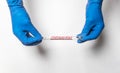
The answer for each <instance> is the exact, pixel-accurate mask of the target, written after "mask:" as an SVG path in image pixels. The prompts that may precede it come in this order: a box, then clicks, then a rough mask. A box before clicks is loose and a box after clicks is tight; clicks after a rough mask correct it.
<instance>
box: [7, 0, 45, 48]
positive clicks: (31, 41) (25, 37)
mask: <svg viewBox="0 0 120 73" xmlns="http://www.w3.org/2000/svg"><path fill="white" fill-rule="evenodd" d="M7 3H8V6H9V9H10V13H11V19H12V28H13V33H14V34H15V36H16V37H17V38H18V39H19V40H20V41H21V42H22V43H23V44H24V45H27V46H31V45H32V46H33V45H37V44H39V43H40V42H41V41H42V38H43V37H42V36H41V34H40V33H39V32H38V31H37V30H36V28H35V27H34V26H33V25H32V23H31V20H30V18H29V16H28V14H27V12H26V10H25V8H24V6H23V1H22V0H7Z"/></svg>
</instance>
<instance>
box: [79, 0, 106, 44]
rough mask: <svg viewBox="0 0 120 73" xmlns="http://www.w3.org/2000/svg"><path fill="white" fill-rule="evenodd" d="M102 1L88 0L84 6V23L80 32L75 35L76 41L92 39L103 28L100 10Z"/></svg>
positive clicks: (97, 35) (81, 41)
mask: <svg viewBox="0 0 120 73" xmlns="http://www.w3.org/2000/svg"><path fill="white" fill-rule="evenodd" d="M102 2H103V0H88V3H87V6H86V23H85V25H84V28H83V30H82V32H81V33H80V34H78V35H77V38H78V41H77V42H78V43H83V42H85V41H88V40H94V39H96V38H97V37H99V35H100V33H101V32H102V30H103V28H104V21H103V16H102V10H101V7H102Z"/></svg>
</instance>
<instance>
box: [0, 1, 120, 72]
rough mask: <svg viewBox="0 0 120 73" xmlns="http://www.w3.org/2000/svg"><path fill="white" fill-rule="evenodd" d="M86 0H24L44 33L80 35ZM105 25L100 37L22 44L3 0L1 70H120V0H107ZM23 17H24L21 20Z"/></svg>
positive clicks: (31, 15)
mask: <svg viewBox="0 0 120 73" xmlns="http://www.w3.org/2000/svg"><path fill="white" fill-rule="evenodd" d="M86 3H87V0H25V1H24V4H25V7H26V9H27V11H28V13H29V14H30V17H31V20H32V22H33V24H34V26H35V27H36V28H37V29H38V30H39V32H41V34H42V35H43V36H52V35H75V36H76V35H77V34H78V33H80V32H81V30H82V28H83V26H84V21H85V6H86ZM103 15H104V20H105V29H104V31H103V32H102V34H101V36H100V37H99V39H97V40H95V41H89V42H86V43H83V44H77V43H76V41H44V40H43V42H42V43H41V44H40V45H38V46H34V47H27V46H23V45H22V44H21V42H19V41H18V39H17V38H16V37H15V36H14V35H13V33H12V26H11V19H10V13H9V9H8V6H7V3H6V0H0V73H120V0H104V2H103ZM21 21H22V20H21Z"/></svg>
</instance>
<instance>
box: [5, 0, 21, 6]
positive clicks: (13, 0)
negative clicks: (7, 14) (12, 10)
mask: <svg viewBox="0 0 120 73" xmlns="http://www.w3.org/2000/svg"><path fill="white" fill-rule="evenodd" d="M7 3H8V6H9V7H11V6H23V1H22V0H7Z"/></svg>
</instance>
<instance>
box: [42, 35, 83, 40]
mask: <svg viewBox="0 0 120 73" xmlns="http://www.w3.org/2000/svg"><path fill="white" fill-rule="evenodd" d="M43 39H44V40H77V39H81V37H79V38H76V36H50V37H44V38H43Z"/></svg>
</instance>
